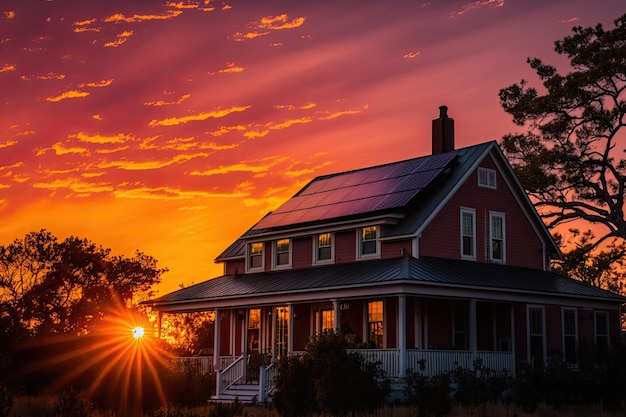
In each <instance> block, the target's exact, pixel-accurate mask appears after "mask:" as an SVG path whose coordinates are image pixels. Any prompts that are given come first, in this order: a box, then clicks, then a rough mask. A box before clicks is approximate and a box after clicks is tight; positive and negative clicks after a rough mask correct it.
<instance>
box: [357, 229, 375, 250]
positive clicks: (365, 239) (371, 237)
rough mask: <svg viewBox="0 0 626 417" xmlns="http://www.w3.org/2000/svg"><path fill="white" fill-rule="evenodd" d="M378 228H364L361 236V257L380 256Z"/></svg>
mask: <svg viewBox="0 0 626 417" xmlns="http://www.w3.org/2000/svg"><path fill="white" fill-rule="evenodd" d="M377 238H378V228H377V227H376V226H369V227H364V228H362V229H361V234H360V236H359V244H360V245H359V250H360V253H359V256H372V255H376V254H378V240H377Z"/></svg>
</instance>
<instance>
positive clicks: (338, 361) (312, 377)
mask: <svg viewBox="0 0 626 417" xmlns="http://www.w3.org/2000/svg"><path fill="white" fill-rule="evenodd" d="M349 347H350V345H349V343H348V342H347V340H346V338H345V336H344V334H343V333H335V332H333V331H326V332H324V333H323V334H321V335H319V336H316V337H314V338H313V339H312V340H311V342H310V343H309V344H308V345H307V347H306V351H305V353H304V354H303V355H302V357H300V358H297V357H290V358H285V359H283V360H282V361H281V362H280V363H279V365H278V374H277V377H276V389H275V392H274V395H273V403H274V405H275V406H276V409H277V410H278V412H279V414H280V415H281V416H283V417H295V416H304V415H311V414H312V413H313V412H316V411H320V412H322V413H324V414H330V415H334V416H343V415H347V414H348V413H354V412H357V413H358V412H364V411H371V410H373V409H375V408H376V407H379V406H381V405H382V404H383V403H384V400H385V397H386V395H387V393H388V392H389V384H388V381H387V380H386V379H385V378H384V375H383V374H382V371H381V370H380V364H376V363H369V362H366V361H365V359H364V358H363V357H362V356H361V355H359V354H358V353H356V352H348V351H347V349H348V348H349Z"/></svg>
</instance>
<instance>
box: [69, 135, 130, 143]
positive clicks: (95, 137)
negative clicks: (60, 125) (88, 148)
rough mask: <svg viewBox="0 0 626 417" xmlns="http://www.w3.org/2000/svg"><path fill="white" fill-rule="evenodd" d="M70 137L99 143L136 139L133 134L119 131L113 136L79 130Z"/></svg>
mask: <svg viewBox="0 0 626 417" xmlns="http://www.w3.org/2000/svg"><path fill="white" fill-rule="evenodd" d="M68 137H69V138H70V139H78V141H80V142H85V143H97V144H104V143H125V142H129V141H133V140H135V139H136V138H135V137H134V136H133V135H127V134H123V133H118V134H117V135H113V136H105V135H100V134H97V133H96V134H88V133H85V132H78V133H75V134H73V135H69V136H68Z"/></svg>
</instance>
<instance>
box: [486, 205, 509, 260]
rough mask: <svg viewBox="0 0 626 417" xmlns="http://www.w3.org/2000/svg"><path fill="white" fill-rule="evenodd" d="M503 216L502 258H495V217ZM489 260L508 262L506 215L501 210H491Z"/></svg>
mask: <svg viewBox="0 0 626 417" xmlns="http://www.w3.org/2000/svg"><path fill="white" fill-rule="evenodd" d="M494 217H501V218H502V259H494V258H493V227H492V226H493V222H492V220H493V218H494ZM489 262H492V263H498V264H504V263H506V216H505V214H504V213H501V212H499V211H490V212H489Z"/></svg>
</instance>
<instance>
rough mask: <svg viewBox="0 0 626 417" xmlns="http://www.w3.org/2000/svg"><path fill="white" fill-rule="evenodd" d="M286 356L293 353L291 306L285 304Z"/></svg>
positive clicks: (290, 304)
mask: <svg viewBox="0 0 626 417" xmlns="http://www.w3.org/2000/svg"><path fill="white" fill-rule="evenodd" d="M287 310H288V312H287V314H288V316H287V317H288V318H287V323H288V324H287V333H288V334H287V338H288V339H287V355H291V354H292V353H293V304H292V303H287Z"/></svg>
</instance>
